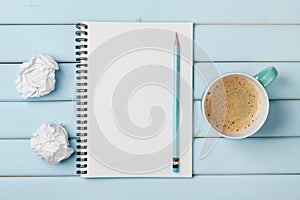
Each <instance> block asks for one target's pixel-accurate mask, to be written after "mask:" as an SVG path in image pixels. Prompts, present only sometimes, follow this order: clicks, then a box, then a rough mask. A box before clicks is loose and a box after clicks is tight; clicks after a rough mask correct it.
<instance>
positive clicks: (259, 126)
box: [201, 72, 270, 139]
mask: <svg viewBox="0 0 300 200" xmlns="http://www.w3.org/2000/svg"><path fill="white" fill-rule="evenodd" d="M229 75H241V76H245V77H247V78H249V79H251V80H252V81H253V82H255V83H256V85H257V86H258V87H260V88H261V89H262V91H263V98H265V99H266V102H267V103H266V105H264V106H266V111H265V116H264V118H263V119H262V120H261V121H260V123H259V125H257V127H256V128H255V130H254V131H252V132H250V133H248V134H245V135H242V136H234V137H232V136H228V135H225V134H223V133H221V132H219V131H217V130H216V129H215V128H214V127H213V126H212V125H211V124H210V123H209V122H208V119H207V117H206V114H205V109H204V104H205V101H204V98H205V97H206V95H207V92H208V91H209V89H210V88H211V86H212V85H213V84H214V83H215V82H217V81H218V80H219V79H222V78H223V77H225V76H229ZM269 104H270V103H269V96H268V93H267V91H266V89H265V87H264V86H263V85H262V84H261V83H260V82H259V81H258V80H257V79H256V78H254V77H253V76H251V75H249V74H245V73H239V72H233V73H225V74H222V75H220V76H218V77H216V78H215V79H214V80H213V81H211V82H210V83H209V84H208V86H207V88H206V89H205V92H204V93H203V95H202V102H201V109H202V115H203V116H204V119H205V122H206V123H207V124H208V126H209V128H210V129H211V130H213V131H214V132H215V133H217V134H218V135H220V136H222V137H224V138H230V139H243V138H247V137H250V136H252V135H254V134H255V133H257V132H258V131H259V129H261V127H262V126H263V125H264V123H265V121H266V120H267V117H268V114H269Z"/></svg>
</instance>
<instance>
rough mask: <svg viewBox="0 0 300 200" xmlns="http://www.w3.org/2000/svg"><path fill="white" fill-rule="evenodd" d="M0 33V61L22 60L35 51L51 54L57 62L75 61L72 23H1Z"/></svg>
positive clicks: (73, 27)
mask: <svg viewBox="0 0 300 200" xmlns="http://www.w3.org/2000/svg"><path fill="white" fill-rule="evenodd" d="M10 12H12V11H10ZM12 13H16V12H15V11H14V12H12ZM0 33H1V34H0V35H1V40H0V46H1V49H2V51H1V57H0V62H23V61H27V60H29V59H30V58H31V57H32V56H34V55H36V54H37V53H44V54H48V55H51V56H52V57H53V58H54V59H55V60H56V61H58V62H70V61H75V53H74V51H75V50H74V49H75V48H74V46H75V41H74V40H75V39H74V38H75V26H73V25H69V26H53V25H52V26H45V25H42V26H24V25H23V26H22V25H19V26H16V25H14V26H3V25H2V26H0Z"/></svg>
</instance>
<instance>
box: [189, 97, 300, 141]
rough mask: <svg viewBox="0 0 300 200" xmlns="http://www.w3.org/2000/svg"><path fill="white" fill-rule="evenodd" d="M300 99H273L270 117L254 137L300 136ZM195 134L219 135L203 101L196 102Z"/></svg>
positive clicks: (202, 135)
mask: <svg viewBox="0 0 300 200" xmlns="http://www.w3.org/2000/svg"><path fill="white" fill-rule="evenodd" d="M299 113H300V101H298V100H297V101H271V102H270V110H269V115H268V118H267V120H266V122H265V124H264V125H263V127H262V128H261V129H260V130H259V131H258V132H257V133H256V134H255V135H253V137H299V136H300V130H299ZM194 133H195V134H194V136H195V137H219V136H218V135H216V133H215V132H214V131H213V130H212V129H211V128H209V127H208V125H207V123H206V122H205V119H204V116H203V114H202V109H201V101H196V102H195V103H194Z"/></svg>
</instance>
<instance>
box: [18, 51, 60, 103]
mask: <svg viewBox="0 0 300 200" xmlns="http://www.w3.org/2000/svg"><path fill="white" fill-rule="evenodd" d="M58 69H59V68H58V64H57V62H56V61H55V60H54V59H53V58H51V57H50V56H48V55H43V54H38V55H37V56H34V57H32V58H31V59H30V60H29V61H28V62H24V63H22V64H21V65H20V68H19V75H18V78H17V80H16V82H15V84H16V87H17V91H18V92H19V93H21V94H22V97H24V98H31V97H41V96H44V95H46V94H49V93H50V92H51V91H52V90H54V88H55V70H58Z"/></svg>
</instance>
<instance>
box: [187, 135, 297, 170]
mask: <svg viewBox="0 0 300 200" xmlns="http://www.w3.org/2000/svg"><path fill="white" fill-rule="evenodd" d="M205 140H207V141H206V142H208V143H209V142H210V141H209V140H215V139H214V138H206V139H197V140H196V141H195V144H194V162H193V163H194V167H193V170H194V174H260V173H263V174H280V173H292V174H293V173H297V174H298V173H299V172H300V170H299V169H300V160H299V159H298V158H299V154H300V148H299V144H300V138H269V139H266V138H260V139H258V138H248V139H243V140H230V139H224V138H222V139H221V138H220V139H218V141H217V143H216V145H215V146H214V148H213V149H212V151H211V152H210V154H208V155H207V156H206V157H204V158H201V157H203V156H201V157H200V155H201V151H207V152H208V149H202V148H201V147H202V145H203V143H204V141H205ZM202 155H203V154H202Z"/></svg>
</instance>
